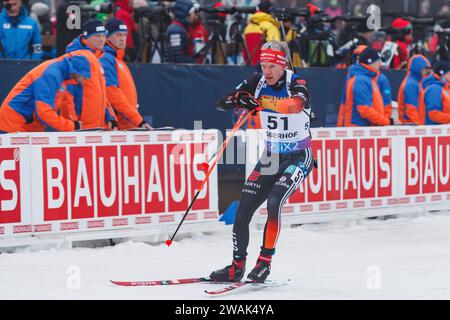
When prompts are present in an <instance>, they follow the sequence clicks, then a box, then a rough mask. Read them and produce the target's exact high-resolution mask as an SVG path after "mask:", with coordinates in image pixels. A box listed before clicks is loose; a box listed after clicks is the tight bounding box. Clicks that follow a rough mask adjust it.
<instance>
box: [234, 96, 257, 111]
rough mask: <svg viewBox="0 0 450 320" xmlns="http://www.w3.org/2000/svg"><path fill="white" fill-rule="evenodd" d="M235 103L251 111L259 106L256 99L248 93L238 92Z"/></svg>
mask: <svg viewBox="0 0 450 320" xmlns="http://www.w3.org/2000/svg"><path fill="white" fill-rule="evenodd" d="M236 104H237V106H238V108H245V109H247V110H249V111H253V110H255V109H256V108H258V107H259V102H258V100H256V99H255V98H254V97H253V96H251V95H249V94H248V93H239V94H238V96H237V98H236Z"/></svg>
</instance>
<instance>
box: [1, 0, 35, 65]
mask: <svg viewBox="0 0 450 320" xmlns="http://www.w3.org/2000/svg"><path fill="white" fill-rule="evenodd" d="M0 57H1V58H3V59H32V60H41V59H42V44H41V34H40V30H39V26H38V24H37V22H36V21H35V20H34V19H32V18H31V17H29V16H28V11H27V9H26V8H25V6H24V5H22V0H7V1H4V8H3V10H2V11H1V13H0Z"/></svg>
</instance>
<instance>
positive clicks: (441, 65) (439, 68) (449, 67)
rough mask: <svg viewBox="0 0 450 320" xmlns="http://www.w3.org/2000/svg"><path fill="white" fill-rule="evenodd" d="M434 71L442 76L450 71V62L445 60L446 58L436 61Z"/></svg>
mask: <svg viewBox="0 0 450 320" xmlns="http://www.w3.org/2000/svg"><path fill="white" fill-rule="evenodd" d="M433 71H434V73H436V74H437V75H438V76H439V77H442V76H443V75H445V74H446V73H447V72H450V62H448V61H445V60H439V61H436V63H435V64H434V66H433Z"/></svg>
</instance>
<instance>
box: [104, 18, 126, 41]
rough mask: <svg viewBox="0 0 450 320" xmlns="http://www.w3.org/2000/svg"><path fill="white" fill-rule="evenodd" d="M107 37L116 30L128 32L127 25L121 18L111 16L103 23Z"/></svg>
mask: <svg viewBox="0 0 450 320" xmlns="http://www.w3.org/2000/svg"><path fill="white" fill-rule="evenodd" d="M105 28H106V31H107V32H108V37H110V36H112V35H113V34H114V33H116V32H128V28H127V25H126V24H125V23H123V21H122V20H119V19H116V18H112V19H109V20H108V21H106V25H105Z"/></svg>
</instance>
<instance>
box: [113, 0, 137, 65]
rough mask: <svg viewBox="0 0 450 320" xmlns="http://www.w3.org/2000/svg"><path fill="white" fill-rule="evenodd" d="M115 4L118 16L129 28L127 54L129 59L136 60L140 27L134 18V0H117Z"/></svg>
mask: <svg viewBox="0 0 450 320" xmlns="http://www.w3.org/2000/svg"><path fill="white" fill-rule="evenodd" d="M115 4H116V6H117V7H118V10H117V12H116V18H117V19H119V20H122V21H123V23H124V24H125V25H126V26H127V28H128V37H127V47H126V49H125V53H126V56H127V57H128V60H130V61H135V60H136V56H137V49H136V41H137V38H138V28H137V26H136V23H135V22H134V19H133V0H116V2H115Z"/></svg>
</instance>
